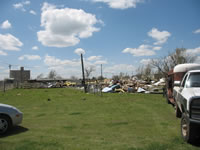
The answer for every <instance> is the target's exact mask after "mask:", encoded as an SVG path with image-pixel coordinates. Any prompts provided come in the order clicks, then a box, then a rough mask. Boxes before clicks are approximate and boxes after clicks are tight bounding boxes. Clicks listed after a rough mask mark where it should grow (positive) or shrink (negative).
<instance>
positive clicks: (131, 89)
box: [102, 78, 165, 94]
mask: <svg viewBox="0 0 200 150" xmlns="http://www.w3.org/2000/svg"><path fill="white" fill-rule="evenodd" d="M102 85H103V86H102V87H103V88H102V92H104V93H115V92H120V93H125V92H127V93H154V94H162V93H163V90H164V87H165V79H164V78H161V79H160V80H159V81H157V82H155V81H151V82H147V81H144V80H137V79H136V78H133V79H129V80H119V81H114V80H110V81H108V79H106V80H105V81H104V82H103V83H102Z"/></svg>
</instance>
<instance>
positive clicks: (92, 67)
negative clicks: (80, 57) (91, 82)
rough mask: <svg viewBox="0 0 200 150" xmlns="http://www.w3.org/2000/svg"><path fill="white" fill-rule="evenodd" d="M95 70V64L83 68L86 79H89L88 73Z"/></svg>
mask: <svg viewBox="0 0 200 150" xmlns="http://www.w3.org/2000/svg"><path fill="white" fill-rule="evenodd" d="M93 71H95V66H90V67H87V68H85V77H86V79H89V77H90V75H91V74H92V72H93Z"/></svg>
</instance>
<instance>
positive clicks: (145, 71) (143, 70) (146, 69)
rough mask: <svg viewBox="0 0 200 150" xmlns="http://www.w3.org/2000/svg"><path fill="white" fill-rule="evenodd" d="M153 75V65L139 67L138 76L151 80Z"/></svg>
mask: <svg viewBox="0 0 200 150" xmlns="http://www.w3.org/2000/svg"><path fill="white" fill-rule="evenodd" d="M151 75H152V67H151V65H150V64H147V65H141V66H139V67H138V68H137V77H138V78H140V79H142V78H143V79H145V80H149V79H150V78H151Z"/></svg>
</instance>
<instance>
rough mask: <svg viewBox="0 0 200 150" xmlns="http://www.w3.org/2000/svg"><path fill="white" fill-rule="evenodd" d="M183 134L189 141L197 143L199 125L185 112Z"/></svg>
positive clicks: (185, 139)
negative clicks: (192, 121)
mask: <svg viewBox="0 0 200 150" xmlns="http://www.w3.org/2000/svg"><path fill="white" fill-rule="evenodd" d="M181 135H182V137H183V139H184V141H186V142H187V143H195V142H196V140H197V127H196V126H195V125H194V124H193V123H191V122H190V121H189V118H188V117H187V116H186V115H185V114H183V115H182V118H181Z"/></svg>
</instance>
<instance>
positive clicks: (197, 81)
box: [186, 72, 200, 88]
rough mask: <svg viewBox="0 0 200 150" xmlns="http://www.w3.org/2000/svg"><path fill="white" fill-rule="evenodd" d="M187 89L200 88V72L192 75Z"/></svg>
mask: <svg viewBox="0 0 200 150" xmlns="http://www.w3.org/2000/svg"><path fill="white" fill-rule="evenodd" d="M186 87H187V88H191V87H200V72H193V73H191V74H190V76H189V79H188V80H187V83H186Z"/></svg>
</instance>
